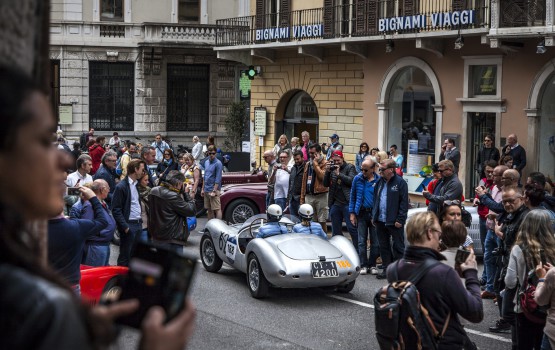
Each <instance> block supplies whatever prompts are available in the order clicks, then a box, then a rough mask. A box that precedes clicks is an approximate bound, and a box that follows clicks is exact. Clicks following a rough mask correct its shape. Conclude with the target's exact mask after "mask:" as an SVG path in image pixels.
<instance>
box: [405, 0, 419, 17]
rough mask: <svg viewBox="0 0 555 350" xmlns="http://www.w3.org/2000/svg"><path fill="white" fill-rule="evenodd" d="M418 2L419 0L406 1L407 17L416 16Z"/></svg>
mask: <svg viewBox="0 0 555 350" xmlns="http://www.w3.org/2000/svg"><path fill="white" fill-rule="evenodd" d="M417 3H418V1H417V0H405V3H404V4H403V5H404V10H405V11H404V15H405V16H412V15H415V14H416V6H417V5H418V4H417Z"/></svg>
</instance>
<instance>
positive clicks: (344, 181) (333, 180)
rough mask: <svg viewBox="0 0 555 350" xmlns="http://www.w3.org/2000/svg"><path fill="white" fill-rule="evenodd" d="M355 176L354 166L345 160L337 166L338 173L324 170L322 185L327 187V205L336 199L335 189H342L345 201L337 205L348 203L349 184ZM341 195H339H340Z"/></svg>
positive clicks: (351, 183) (349, 195) (350, 184)
mask: <svg viewBox="0 0 555 350" xmlns="http://www.w3.org/2000/svg"><path fill="white" fill-rule="evenodd" d="M355 176H356V171H355V166H354V165H352V164H349V163H346V162H343V165H342V166H341V167H340V168H339V175H336V174H335V171H333V170H330V171H326V174H325V175H324V186H326V187H329V189H330V191H329V195H328V206H330V207H331V206H332V205H333V204H334V203H335V202H336V201H337V194H336V192H337V191H342V192H343V196H344V198H345V200H346V201H347V202H346V203H337V204H338V205H348V204H349V201H350V197H351V186H352V185H353V179H354V178H355ZM340 197H341V196H340ZM340 197H339V198H340Z"/></svg>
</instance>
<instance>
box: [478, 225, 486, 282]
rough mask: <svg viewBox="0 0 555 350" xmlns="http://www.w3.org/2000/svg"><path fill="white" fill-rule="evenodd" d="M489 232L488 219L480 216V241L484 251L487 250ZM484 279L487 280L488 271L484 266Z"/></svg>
mask: <svg viewBox="0 0 555 350" xmlns="http://www.w3.org/2000/svg"><path fill="white" fill-rule="evenodd" d="M487 233H488V228H487V227H486V219H485V218H481V217H480V242H481V243H482V252H484V251H485V249H486V248H485V242H486V235H487ZM482 279H485V280H487V271H486V268H485V266H484V270H483V271H482Z"/></svg>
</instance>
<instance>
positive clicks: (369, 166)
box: [349, 159, 380, 275]
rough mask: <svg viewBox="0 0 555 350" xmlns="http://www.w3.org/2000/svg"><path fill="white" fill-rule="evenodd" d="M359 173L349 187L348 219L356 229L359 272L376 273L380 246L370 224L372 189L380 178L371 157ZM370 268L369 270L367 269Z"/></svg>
mask: <svg viewBox="0 0 555 350" xmlns="http://www.w3.org/2000/svg"><path fill="white" fill-rule="evenodd" d="M361 170H362V171H361V173H360V174H358V175H357V176H355V178H354V180H353V186H352V187H351V200H350V201H349V219H350V221H351V224H352V225H353V226H355V227H356V228H357V231H358V256H359V258H360V267H361V269H360V274H361V275H366V274H367V273H368V272H370V273H371V274H373V275H377V274H378V269H377V268H376V259H377V258H378V256H380V246H379V244H378V236H377V235H376V228H375V227H374V225H373V224H372V209H373V208H374V190H375V188H376V184H377V183H378V181H379V180H380V176H379V175H378V174H376V172H375V171H376V163H375V161H374V160H373V159H367V160H364V161H363V162H362V164H361ZM368 236H370V244H371V246H370V260H368V255H367V251H366V241H367V239H368ZM368 270H370V271H368Z"/></svg>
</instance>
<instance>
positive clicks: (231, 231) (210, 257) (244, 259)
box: [200, 214, 360, 298]
mask: <svg viewBox="0 0 555 350" xmlns="http://www.w3.org/2000/svg"><path fill="white" fill-rule="evenodd" d="M267 220H268V219H267V216H266V214H259V215H255V216H253V217H251V218H249V219H248V220H247V221H245V222H244V223H242V224H236V225H228V224H226V223H225V222H224V221H222V220H219V219H212V220H210V221H208V223H207V224H206V228H205V229H204V234H203V236H202V239H201V241H200V256H201V260H202V264H203V265H204V268H205V269H206V270H207V271H209V272H218V271H219V270H220V268H221V267H222V264H223V262H226V263H228V264H229V265H231V266H233V267H234V268H236V269H237V270H239V271H241V272H244V273H246V274H247V285H248V287H249V289H250V292H251V294H252V296H253V297H255V298H263V297H265V296H267V294H268V290H269V287H270V286H272V287H277V288H309V287H335V288H337V291H339V292H344V293H348V292H350V291H351V290H352V289H353V287H354V286H355V280H356V278H357V277H358V275H359V272H360V262H359V258H358V254H357V251H356V250H355V248H354V247H353V244H352V243H351V241H349V240H348V239H347V238H345V237H343V236H334V237H332V238H331V239H330V240H324V239H322V238H320V237H318V236H316V235H307V234H300V233H293V231H292V229H293V226H294V224H295V221H297V222H298V219H297V218H295V217H285V216H284V217H283V218H282V219H281V220H280V224H281V225H284V226H285V227H287V230H288V231H289V232H290V233H289V234H280V235H276V236H271V237H266V238H254V237H256V234H257V233H258V229H259V228H260V227H261V226H262V225H264V223H265V222H267Z"/></svg>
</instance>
